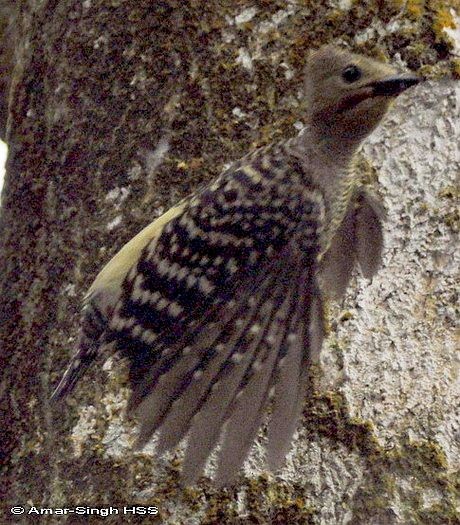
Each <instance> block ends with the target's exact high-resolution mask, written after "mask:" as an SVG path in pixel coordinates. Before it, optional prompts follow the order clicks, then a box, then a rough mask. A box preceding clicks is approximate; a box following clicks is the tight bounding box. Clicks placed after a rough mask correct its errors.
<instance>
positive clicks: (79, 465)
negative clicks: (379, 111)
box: [0, 0, 460, 525]
mask: <svg viewBox="0 0 460 525" xmlns="http://www.w3.org/2000/svg"><path fill="white" fill-rule="evenodd" d="M14 5H15V6H16V8H17V11H13V10H12V9H11V8H12V6H14ZM456 8H458V3H457V1H456V0H452V1H445V0H443V1H432V0H431V1H430V2H428V1H427V2H424V1H422V2H420V1H415V0H409V1H408V2H400V1H399V0H393V1H392V2H386V3H382V2H380V1H378V0H375V1H374V0H367V1H357V2H347V1H343V0H341V1H337V2H321V1H317V0H309V1H307V0H297V1H295V0H290V1H278V0H269V1H265V0H264V1H262V0H261V1H257V2H255V1H254V2H251V1H249V0H239V1H237V2H225V1H223V0H208V1H207V2H198V1H195V0H187V1H179V0H165V1H150V0H136V1H134V0H131V1H129V0H104V1H100V2H95V1H93V0H84V1H82V0H78V1H77V0H61V1H57V0H35V1H32V0H29V1H27V0H23V1H22V2H16V3H9V2H3V3H2V4H0V12H1V13H2V15H3V16H4V17H5V18H4V20H5V22H7V21H10V22H11V24H8V23H5V24H3V25H0V30H1V35H0V37H1V38H2V42H1V45H2V49H1V55H0V61H1V63H0V74H1V75H0V76H1V78H0V120H1V122H0V128H2V127H5V129H7V134H6V140H7V142H8V146H9V152H10V154H9V159H8V164H7V178H6V183H5V189H4V193H3V198H2V209H1V217H0V232H1V233H0V235H1V241H0V242H1V245H0V297H1V303H0V323H1V325H0V330H1V333H0V341H1V343H0V344H1V349H0V356H1V360H2V361H1V366H2V381H1V388H0V391H1V397H2V399H1V406H2V414H3V415H2V418H3V421H2V465H3V467H2V470H3V471H2V480H1V484H2V487H1V494H2V500H3V502H4V503H6V506H5V507H4V508H3V509H2V510H3V512H4V518H2V522H7V521H9V520H12V521H14V522H15V523H28V522H29V521H28V520H29V519H30V515H28V514H27V512H28V510H27V509H29V507H30V506H31V505H35V506H36V507H46V508H59V507H71V506H73V505H76V504H80V505H84V506H87V507H95V506H105V507H107V506H110V505H111V506H112V507H116V508H117V509H120V513H121V512H122V508H123V506H124V505H128V506H132V505H135V504H139V505H157V506H158V508H159V510H160V516H159V517H157V518H156V519H157V520H158V522H163V523H171V524H172V523H187V524H189V523H220V524H222V523H230V524H234V523H301V524H304V523H318V524H336V523H337V524H342V523H355V524H363V523H366V524H375V525H381V524H386V523H388V524H393V523H394V524H412V523H414V524H416V523H423V524H443V525H445V524H450V523H452V524H454V523H459V520H460V517H459V514H458V493H459V483H458V479H459V477H458V469H459V467H460V460H459V458H460V453H459V438H460V431H459V421H460V415H459V399H460V388H459V380H458V361H455V348H454V335H453V326H454V321H455V316H456V315H457V314H458V311H456V310H455V308H456V307H455V271H456V268H458V266H459V264H458V259H457V260H456V259H455V243H454V240H455V233H456V232H457V233H458V224H459V218H458V208H456V204H457V201H456V199H458V186H456V177H457V176H458V169H459V156H458V155H459V152H458V140H459V128H458V126H459V124H458V122H459V120H458V117H459V109H458V107H459V88H458V84H455V81H454V80H452V77H455V76H457V77H458V76H459V74H460V65H459V61H458V51H459V47H458V46H459V43H458V41H457V42H456V41H455V40H454V38H455V35H456V27H457V36H458V10H457V11H456V10H455V9H456ZM456 13H457V14H456ZM456 17H457V18H456ZM2 23H3V22H2ZM456 24H457V25H456ZM7 27H8V28H9V29H8V31H6V28H7ZM12 28H13V29H12ZM12 34H14V35H15V40H14V42H15V47H14V56H15V61H14V68H12V62H13V61H12V56H13V53H12V51H11V49H12V48H11V43H12V42H13V40H12V37H11V35H12ZM337 39H338V40H340V41H342V42H344V43H347V44H349V45H351V47H352V48H353V49H355V50H357V51H361V52H372V53H374V54H375V53H377V54H380V55H381V56H384V55H385V56H388V57H391V58H392V59H393V60H395V61H397V60H401V59H402V60H403V61H404V62H405V63H406V64H408V65H409V66H411V67H412V68H414V69H418V68H420V67H421V69H422V70H423V72H424V73H426V74H427V75H430V76H432V77H433V78H441V77H445V78H446V80H445V81H444V82H437V81H436V80H433V81H432V82H430V83H427V84H426V85H425V86H420V87H419V88H417V89H416V90H414V91H413V92H412V93H411V94H410V95H407V96H405V97H401V100H400V101H399V102H398V104H397V106H396V107H395V108H394V110H393V111H392V113H391V115H390V117H389V119H388V120H387V122H386V125H385V126H384V127H383V128H382V129H381V130H380V131H379V132H378V133H377V134H375V135H374V136H373V137H372V139H371V140H370V141H369V142H368V143H367V145H366V146H365V148H364V156H363V162H362V170H363V176H364V177H368V178H369V179H370V180H373V181H374V182H375V180H376V179H377V178H379V180H380V186H381V191H382V193H383V195H384V197H385V199H386V203H387V205H388V208H389V218H388V225H387V250H386V255H385V267H384V269H383V271H382V272H381V273H380V274H379V276H378V277H377V278H376V279H375V280H374V282H373V283H367V282H364V281H363V280H362V279H360V278H358V279H357V281H356V283H355V286H354V288H353V290H352V291H351V292H350V294H349V296H348V299H347V301H346V302H345V303H344V304H341V305H339V306H338V307H335V308H333V313H334V316H333V318H334V319H336V320H335V321H333V322H332V323H331V324H332V327H331V328H332V332H333V335H332V336H331V338H330V340H329V343H328V345H327V347H326V348H325V350H324V357H323V364H324V366H323V368H324V377H323V378H322V380H321V381H320V382H319V385H318V392H317V393H316V394H315V396H314V397H313V398H312V399H311V400H309V401H308V402H307V405H306V409H305V413H304V420H303V422H302V428H301V430H300V432H299V435H298V438H297V440H296V442H295V446H294V450H293V452H292V454H291V455H290V456H289V458H288V463H287V466H286V469H285V470H284V471H283V472H282V473H281V474H280V475H278V476H276V477H272V476H267V475H265V474H264V473H263V472H262V471H261V467H260V464H261V463H260V450H261V449H260V447H259V446H256V447H255V451H254V454H253V456H252V457H251V461H250V462H249V464H248V465H247V468H246V471H245V473H244V474H243V475H242V477H241V481H240V484H239V485H238V486H237V487H235V488H234V489H232V490H228V491H215V490H214V489H212V487H211V486H210V484H209V482H208V481H207V480H206V479H203V481H202V483H201V484H200V485H199V486H198V487H196V488H194V489H188V490H185V491H183V490H181V489H180V488H179V486H178V484H177V468H178V465H179V464H180V451H179V452H177V453H174V454H171V455H170V456H168V457H166V458H163V459H156V458H154V457H153V456H152V454H151V451H150V452H149V450H146V451H144V452H141V453H133V452H131V451H130V443H131V442H132V437H133V429H132V424H130V423H129V422H127V421H125V420H124V419H123V406H124V402H125V400H126V397H127V391H126V381H125V378H124V376H123V373H122V372H121V370H122V365H121V364H119V363H116V366H115V363H114V362H113V361H112V362H109V363H108V364H107V365H106V366H105V367H104V370H101V369H96V370H93V371H92V372H91V373H89V374H88V375H87V376H86V378H85V380H84V381H83V383H82V386H81V387H79V388H78V389H77V391H76V393H75V394H74V395H73V396H72V398H71V399H70V400H69V401H68V402H67V403H65V404H64V405H62V406H61V407H60V408H59V409H57V410H52V408H51V407H50V405H49V401H48V399H49V395H50V392H51V390H52V387H53V386H54V385H55V384H56V381H57V380H58V378H59V376H60V374H61V373H62V371H63V369H64V367H65V364H66V362H67V360H68V357H69V355H70V354H71V352H72V350H73V344H74V341H75V336H76V333H77V326H78V318H79V305H80V299H81V297H82V295H83V293H84V291H85V289H86V288H87V287H88V285H89V284H90V282H91V280H92V279H93V278H94V276H95V274H96V272H97V271H98V269H99V268H100V267H101V265H103V264H104V262H106V261H107V260H108V259H109V257H110V256H111V255H112V254H113V253H115V252H116V251H117V250H118V249H119V248H120V247H121V246H122V244H123V243H124V242H126V241H127V240H128V239H129V238H130V237H131V236H132V235H133V234H135V233H136V232H137V231H138V230H140V229H141V228H142V227H143V226H144V225H146V224H147V223H149V222H150V221H151V220H152V219H153V218H154V217H156V216H158V215H159V214H160V213H161V212H162V211H164V210H165V209H166V208H167V207H169V206H170V205H172V204H173V203H175V202H176V201H177V200H178V199H179V198H181V197H183V196H185V195H186V194H187V193H188V192H190V191H192V190H193V189H194V188H196V187H197V185H198V184H199V183H201V182H203V181H208V180H210V179H211V178H212V177H213V176H215V175H216V174H217V173H218V172H219V171H220V169H221V168H222V166H223V164H224V163H225V162H227V161H229V160H232V159H235V158H238V157H239V156H240V155H241V154H243V153H244V152H245V151H247V149H248V148H250V147H255V146H258V145H261V144H264V143H266V142H269V141H271V140H276V139H277V138H279V137H280V136H284V135H292V134H294V133H296V129H298V128H299V126H301V121H302V99H301V87H302V79H301V70H302V66H303V64H304V61H305V55H306V50H307V49H308V48H309V47H312V46H318V45H320V44H322V43H325V42H329V41H332V40H337ZM456 54H457V55H456ZM456 56H457V58H456ZM449 78H450V80H449ZM10 86H11V89H10ZM7 106H8V108H9V110H8V123H7V125H6V122H5V118H6V112H5V111H3V110H2V107H3V108H5V107H7ZM375 168H377V170H376V169H375ZM376 173H378V175H376ZM457 182H458V181H457ZM3 495H5V496H4V497H3ZM19 504H23V505H25V506H26V514H24V515H22V516H18V517H14V516H12V514H11V512H10V510H9V508H10V506H12V505H19ZM55 519H56V522H57V521H59V522H61V521H62V518H59V517H56V518H55ZM149 519H150V518H149ZM79 520H81V521H79ZM87 520H88V516H80V517H78V516H70V517H68V522H69V523H79V522H82V523H83V522H85V523H86V522H87ZM131 522H132V523H134V522H136V523H137V522H139V517H136V516H133V515H130V514H128V515H121V514H118V515H117V514H114V515H112V516H109V517H108V518H106V521H105V523H131Z"/></svg>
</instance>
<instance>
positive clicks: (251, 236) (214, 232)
mask: <svg viewBox="0 0 460 525" xmlns="http://www.w3.org/2000/svg"><path fill="white" fill-rule="evenodd" d="M269 168H270V166H267V165H266V163H265V165H264V164H263V163H261V164H257V162H251V164H249V165H243V166H241V167H239V168H238V169H236V170H234V171H232V172H231V173H227V174H226V175H225V176H224V177H222V178H221V179H220V180H219V181H218V182H217V183H215V184H214V185H212V186H211V187H210V188H208V189H207V190H206V191H204V192H203V193H202V194H201V195H200V196H199V197H197V198H196V199H195V200H194V201H192V203H191V204H190V206H189V207H188V208H187V209H186V210H185V211H184V212H183V213H182V214H181V215H179V216H176V217H175V218H173V219H172V220H171V221H170V222H169V223H168V224H167V225H166V226H165V227H164V228H163V230H162V233H161V235H160V236H159V237H158V238H156V239H154V240H152V241H151V242H150V243H149V244H148V245H147V246H146V247H145V248H144V250H143V252H142V255H141V257H140V259H139V262H138V263H137V265H135V267H133V268H132V269H131V271H130V272H129V274H128V276H127V278H126V280H125V282H124V284H123V287H122V288H123V289H122V295H121V297H120V300H119V301H118V303H117V306H116V307H115V311H114V315H113V318H112V320H111V323H110V329H109V332H108V335H107V340H108V341H110V340H113V341H115V342H116V344H117V346H118V349H119V350H120V351H121V352H122V354H124V355H126V356H128V357H129V359H130V361H131V370H130V378H131V382H132V396H131V398H130V401H129V406H128V409H129V410H130V411H132V412H135V413H136V415H137V416H138V417H139V419H140V421H141V430H140V434H139V440H138V445H139V446H142V445H143V444H145V443H146V442H147V441H148V440H149V439H150V437H151V436H152V434H153V433H154V432H155V431H156V430H158V429H160V437H159V450H160V452H161V451H163V450H167V449H169V448H171V447H173V446H174V445H176V444H177V443H178V442H179V441H180V440H181V439H182V438H183V437H184V436H185V434H186V433H187V432H188V431H190V440H189V444H188V450H187V453H186V457H185V462H184V472H185V477H186V479H187V480H188V481H190V482H191V481H193V480H194V479H196V477H197V476H198V475H199V474H200V472H201V470H202V468H203V466H204V464H205V462H206V459H207V457H208V455H209V454H210V452H211V451H212V450H213V448H214V447H215V445H216V444H217V442H218V440H219V438H220V436H221V434H222V428H223V426H224V425H225V428H226V430H225V433H224V438H223V439H224V441H223V444H222V448H221V454H220V458H221V459H220V465H221V466H220V467H219V469H218V479H219V481H220V482H221V483H228V482H230V481H231V480H232V479H233V477H234V475H235V473H236V472H237V470H238V468H239V467H240V465H241V464H242V462H243V461H244V459H245V457H246V455H247V453H248V450H249V447H250V445H251V443H252V441H253V439H254V436H255V433H256V432H257V430H258V428H259V426H260V424H261V421H262V417H263V414H264V408H265V407H266V406H267V403H268V402H269V399H270V395H269V393H270V391H271V390H272V387H275V388H274V390H273V392H274V395H275V398H274V403H275V413H274V417H273V419H272V421H273V423H272V425H271V426H272V428H275V427H277V426H279V425H285V424H286V425H287V426H288V427H289V430H288V431H287V432H285V431H281V432H280V431H273V432H272V438H271V440H270V443H271V445H270V446H271V449H270V450H271V454H272V456H273V457H274V458H276V460H273V461H272V464H273V465H275V464H276V465H278V464H279V463H280V459H278V458H279V457H280V456H283V457H284V453H285V451H286V450H287V445H286V441H288V442H289V441H290V437H291V435H292V433H293V431H294V429H295V422H296V420H297V417H298V414H299V411H300V410H299V406H300V407H301V401H302V399H303V394H304V392H305V375H304V373H303V372H302V373H299V367H297V369H296V370H295V372H294V375H293V378H292V380H293V382H294V384H295V387H294V388H293V392H295V402H291V401H290V400H287V399H286V396H285V395H284V393H283V388H284V387H286V386H287V385H289V379H290V375H289V371H292V370H293V369H295V368H296V366H297V365H299V364H300V365H301V367H302V366H304V367H306V364H307V363H309V361H310V357H311V347H312V341H313V346H315V345H317V344H318V341H319V339H320V338H318V337H317V336H316V335H312V334H313V332H315V331H316V332H317V331H318V330H319V331H320V332H321V333H322V328H321V329H319V328H318V327H322V310H321V308H320V306H319V305H320V299H319V294H318V291H317V286H316V281H315V269H316V267H315V264H316V257H317V254H318V251H319V246H318V242H319V240H318V239H319V236H320V230H321V227H322V224H321V221H322V217H323V216H324V205H323V201H322V196H321V194H319V193H318V192H317V191H316V190H315V189H314V188H312V187H311V186H309V185H308V183H306V181H305V178H304V174H303V173H300V171H301V170H300V169H299V167H298V166H292V165H289V164H286V163H281V162H279V161H278V162H276V164H275V163H274V165H273V170H270V169H269ZM275 169H276V171H275V173H277V176H278V179H280V178H281V180H276V181H272V182H270V181H266V180H264V173H263V170H266V171H268V172H269V173H273V172H274V170H275ZM283 177H284V178H283ZM296 180H297V183H295V181H296ZM293 181H294V182H293ZM315 316H316V317H317V319H313V317H315ZM315 338H316V339H315ZM317 351H318V349H317V348H316V347H315V348H314V353H315V354H316V353H317ZM284 363H286V370H288V372H283V368H284ZM277 381H278V384H279V385H281V386H278V388H277V387H276V384H277ZM278 405H279V408H276V407H277V406H278ZM283 407H287V410H288V414H281V412H282V411H283V410H284V408H283ZM204 430H206V431H204ZM281 459H282V458H281ZM230 464H231V468H230Z"/></svg>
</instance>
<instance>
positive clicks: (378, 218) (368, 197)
mask: <svg viewBox="0 0 460 525" xmlns="http://www.w3.org/2000/svg"><path fill="white" fill-rule="evenodd" d="M384 217H385V210H384V208H383V206H382V204H381V203H380V201H379V200H378V199H377V197H375V196H374V195H373V194H372V193H371V192H370V191H369V190H367V189H366V188H365V187H363V186H362V187H360V188H358V189H357V190H356V191H355V194H354V195H353V196H352V198H351V201H350V204H349V207H348V210H347V212H346V214H345V216H344V219H343V221H342V223H341V224H340V226H339V228H338V229H337V232H336V233H335V235H334V237H333V238H332V241H331V245H330V247H329V249H328V250H327V252H326V253H325V254H324V257H323V258H322V260H321V264H320V272H319V273H320V283H321V289H322V290H323V292H324V293H325V294H326V295H327V296H328V297H331V298H335V299H340V298H341V297H342V296H343V295H344V293H345V291H346V289H347V286H348V283H349V281H350V279H351V276H352V273H353V269H354V268H355V265H356V263H358V264H359V266H360V269H361V272H362V274H363V276H364V277H366V278H367V279H371V278H372V277H373V276H374V275H375V273H376V272H377V270H378V269H379V267H380V265H381V263H382V251H383V220H384Z"/></svg>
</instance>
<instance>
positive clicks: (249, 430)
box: [53, 46, 420, 485]
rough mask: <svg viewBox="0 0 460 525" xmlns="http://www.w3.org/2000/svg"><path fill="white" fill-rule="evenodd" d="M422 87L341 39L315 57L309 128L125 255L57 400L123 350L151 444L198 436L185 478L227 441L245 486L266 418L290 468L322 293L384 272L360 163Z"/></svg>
mask: <svg viewBox="0 0 460 525" xmlns="http://www.w3.org/2000/svg"><path fill="white" fill-rule="evenodd" d="M419 81H420V78H418V77H416V76H414V75H411V74H397V72H396V71H395V70H394V69H393V68H392V67H391V66H389V65H387V64H382V63H379V62H376V61H374V60H371V59H369V58H365V57H363V56H359V55H355V54H352V53H349V52H347V51H344V50H340V49H337V48H335V47H332V46H325V47H323V48H320V49H319V50H317V51H314V52H312V53H310V55H309V57H308V61H307V67H306V72H305V97H306V101H307V104H306V107H307V110H306V114H305V115H304V116H303V117H304V120H305V122H306V126H305V128H304V130H303V131H302V132H301V133H300V134H299V135H298V136H297V137H295V138H293V139H289V140H284V141H281V142H279V143H275V144H272V145H270V146H267V147H263V148H261V149H258V150H255V151H252V152H250V153H249V154H248V155H246V156H245V157H243V158H242V159H240V160H238V161H236V162H234V163H233V164H232V165H231V167H230V168H228V169H227V170H225V171H224V172H223V173H222V174H221V175H220V176H219V177H218V178H217V179H216V180H215V181H214V182H213V183H211V184H210V185H209V186H207V187H205V188H204V189H202V190H201V191H200V192H198V193H196V194H195V195H192V196H191V197H189V198H187V199H185V200H184V201H182V202H180V203H179V204H178V205H177V206H176V207H174V208H172V209H171V210H169V211H168V212H167V213H165V214H164V215H163V216H162V217H160V218H159V219H157V220H156V221H154V222H153V223H152V224H150V225H149V226H147V227H146V228H145V229H144V230H142V231H141V232H140V233H139V234H138V235H137V236H136V237H134V238H133V239H132V240H131V241H130V242H129V243H128V244H126V245H125V246H124V247H123V248H122V249H121V250H120V251H119V252H118V253H117V254H116V255H115V256H114V257H113V258H112V260H111V261H110V262H109V263H108V264H107V266H105V267H104V268H103V270H102V271H101V272H100V273H99V275H98V276H97V277H96V279H95V281H94V283H93V284H92V286H91V287H90V289H89V291H88V294H87V295H86V297H85V301H84V308H83V322H82V327H81V333H80V341H79V346H78V349H77V353H76V355H75V357H74V358H73V360H72V361H71V363H70V365H69V368H68V370H67V371H66V373H65V374H64V376H63V378H62V380H61V382H60V383H59V385H58V387H57V388H56V390H55V392H54V394H53V399H54V400H57V399H59V398H62V397H64V396H65V395H67V394H68V393H69V392H70V391H71V390H72V389H73V387H74V386H75V384H76V382H77V380H78V379H79V377H80V376H81V375H82V373H83V372H84V371H85V370H86V368H87V367H88V366H89V365H90V364H91V363H92V362H93V361H94V359H95V358H96V357H100V356H101V355H103V356H104V357H107V356H108V355H111V353H112V352H118V353H119V354H120V355H121V356H123V357H125V358H126V359H127V360H128V363H129V370H130V372H129V375H130V383H131V388H132V393H131V398H130V400H129V403H128V412H129V413H132V414H134V415H136V416H137V418H138V419H139V422H140V433H139V437H138V446H139V447H141V446H143V445H144V444H145V443H147V442H148V441H149V440H150V439H151V437H152V436H153V434H154V433H155V432H157V431H158V446H157V447H158V452H159V453H162V452H164V451H166V450H170V449H171V448H173V447H175V446H176V445H177V444H178V443H179V442H180V441H182V439H183V438H185V437H187V438H188V439H187V445H186V450H185V457H184V463H183V479H184V482H185V483H186V484H191V483H194V482H195V481H196V480H197V478H198V477H199V476H200V475H201V473H202V471H203V469H204V466H205V464H206V461H207V459H208V457H209V455H210V454H211V453H212V452H213V450H215V449H216V447H217V457H218V460H217V468H216V474H215V482H216V483H217V484H218V485H226V484H229V483H232V482H233V481H234V480H235V478H236V476H237V474H238V471H239V470H240V468H241V466H242V464H243V463H244V460H245V459H246V457H247V455H248V453H249V451H250V448H251V445H252V443H253V441H254V439H255V438H256V436H257V433H258V431H259V429H260V427H261V426H262V425H263V424H264V422H265V420H266V419H268V422H267V446H266V460H267V465H268V467H269V468H270V469H271V470H272V471H275V470H277V469H278V468H280V467H281V466H282V464H283V461H284V458H285V456H286V454H287V452H288V450H289V447H290V443H291V440H292V436H293V434H294V432H295V429H296V426H297V423H298V420H299V417H300V414H301V411H302V407H303V403H304V400H305V396H306V395H308V392H309V388H311V387H309V382H308V371H309V368H310V367H311V365H312V364H314V363H318V361H319V354H320V350H321V345H322V341H323V338H324V327H323V306H322V297H323V296H325V297H327V298H337V297H340V296H341V295H342V294H343V293H344V291H345V289H346V287H347V284H348V282H349V280H350V276H351V274H352V271H353V269H354V267H355V266H356V265H359V267H360V269H361V271H362V273H363V275H364V276H365V277H367V278H370V277H372V276H373V275H374V274H375V272H376V271H377V269H378V267H379V265H380V261H381V253H382V246H383V237H382V223H381V222H382V217H383V211H382V210H383V208H382V206H381V204H380V203H379V201H378V200H377V199H376V198H375V197H374V196H372V195H371V194H370V193H369V192H368V190H367V189H366V188H365V187H364V186H363V185H362V184H361V183H360V181H359V176H358V174H357V173H356V170H354V169H353V165H354V158H355V154H356V152H357V150H358V148H359V146H360V144H361V142H362V140H363V139H364V138H365V137H366V136H367V135H368V134H369V133H370V132H371V131H372V130H373V129H374V128H375V127H376V126H377V125H378V124H379V122H380V121H381V119H382V118H383V116H384V115H385V113H386V111H387V109H388V106H389V102H390V101H391V100H392V99H394V98H395V97H396V96H398V95H399V94H400V93H402V92H403V91H405V90H406V89H407V88H409V87H410V86H412V85H415V84H417V83H418V82H419ZM268 408H270V410H267V409H268Z"/></svg>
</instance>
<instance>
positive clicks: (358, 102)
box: [305, 45, 422, 141]
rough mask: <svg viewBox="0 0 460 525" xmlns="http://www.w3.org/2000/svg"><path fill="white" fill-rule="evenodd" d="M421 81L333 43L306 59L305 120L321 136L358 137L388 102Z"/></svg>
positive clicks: (367, 130) (378, 117)
mask: <svg viewBox="0 0 460 525" xmlns="http://www.w3.org/2000/svg"><path fill="white" fill-rule="evenodd" d="M421 80H422V79H421V78H420V77H417V76H416V75H414V74H410V73H406V74H400V73H398V72H397V71H396V69H394V68H393V67H391V66H390V65H388V64H384V63H382V62H378V61H376V60H372V59H370V58H367V57H364V56H361V55H355V54H353V53H349V52H348V51H345V50H341V49H338V48H336V47H333V46H330V45H328V46H324V47H322V48H320V49H318V50H317V51H312V52H311V53H310V55H309V57H308V61H307V67H306V75H305V88H306V97H307V104H308V110H307V111H308V122H309V124H310V126H311V127H313V129H315V130H316V131H317V132H318V133H319V134H320V135H322V136H324V137H325V138H332V139H343V140H347V139H348V140H351V141H360V140H362V139H363V138H365V137H366V136H367V135H368V134H369V133H370V132H371V131H372V130H373V129H374V128H375V127H376V126H377V125H378V124H379V122H380V121H381V119H382V117H383V116H384V115H385V113H386V111H387V109H388V107H389V105H390V103H391V101H392V100H393V99H395V98H396V97H397V96H398V95H399V94H400V93H402V92H403V91H405V90H406V89H407V88H409V87H411V86H414V85H415V84H418V83H419V82H420V81H421Z"/></svg>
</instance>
